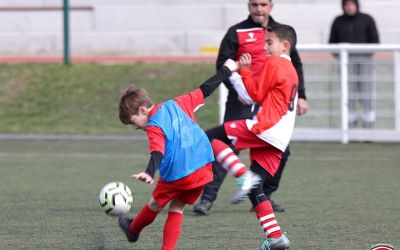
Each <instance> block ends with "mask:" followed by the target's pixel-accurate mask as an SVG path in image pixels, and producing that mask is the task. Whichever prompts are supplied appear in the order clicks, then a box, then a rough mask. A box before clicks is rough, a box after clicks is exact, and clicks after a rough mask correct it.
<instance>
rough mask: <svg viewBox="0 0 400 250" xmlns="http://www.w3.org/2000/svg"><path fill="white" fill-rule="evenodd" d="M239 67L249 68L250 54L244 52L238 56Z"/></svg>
mask: <svg viewBox="0 0 400 250" xmlns="http://www.w3.org/2000/svg"><path fill="white" fill-rule="evenodd" d="M238 64H239V68H249V67H250V65H251V55H250V54H249V53H244V54H243V55H241V56H240V57H239V61H238Z"/></svg>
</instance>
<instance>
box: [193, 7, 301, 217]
mask: <svg viewBox="0 0 400 250" xmlns="http://www.w3.org/2000/svg"><path fill="white" fill-rule="evenodd" d="M272 7H273V4H272V0H249V2H248V9H249V12H250V15H249V17H248V18H247V19H246V20H244V21H242V22H240V23H238V24H236V25H234V26H232V27H230V28H229V29H228V31H227V33H226V34H225V36H224V38H223V39H222V42H221V45H220V49H219V53H218V58H217V63H216V66H217V69H219V68H220V67H222V66H223V63H224V62H225V61H226V60H227V59H229V58H231V59H234V60H236V59H237V58H238V57H239V56H240V55H241V54H243V53H250V54H251V57H252V60H253V64H252V66H251V71H252V72H253V74H257V72H258V71H259V68H260V67H261V65H262V62H263V61H264V59H265V56H266V54H265V51H264V46H265V32H266V31H265V28H266V27H267V26H272V25H274V24H277V22H276V21H275V20H274V19H273V18H272V17H271V16H270V15H269V14H270V12H271V10H272ZM290 57H291V58H292V63H293V65H294V67H295V69H296V71H297V74H298V77H299V85H300V86H299V91H298V93H299V99H298V107H297V113H298V114H299V115H303V114H305V113H306V112H307V109H308V104H307V101H306V95H305V87H304V75H303V64H302V62H301V60H300V56H299V54H298V52H297V50H294V51H293V52H292V53H291V55H290ZM224 84H225V86H226V87H227V88H228V90H229V92H228V99H227V102H226V106H225V107H226V108H225V116H224V121H232V120H239V119H249V118H252V117H253V116H254V115H255V114H256V113H257V111H258V106H257V105H245V104H243V103H242V102H241V101H239V99H238V95H237V93H236V91H235V90H234V89H233V87H232V84H231V82H230V81H229V80H228V81H225V82H224ZM289 155H290V149H289V147H288V148H287V149H286V151H285V152H284V154H283V155H282V161H281V164H280V166H279V169H278V172H277V173H276V174H275V176H274V182H273V183H271V184H270V185H268V186H265V187H264V193H265V194H266V195H267V197H270V196H271V194H272V192H274V191H276V190H277V189H278V186H279V182H280V179H281V175H282V172H283V169H284V167H285V165H286V161H287V159H288V157H289ZM213 173H214V180H213V181H212V182H210V183H208V184H207V185H206V187H205V189H204V192H203V194H202V196H201V199H200V202H199V203H198V204H196V205H195V206H194V207H193V211H194V212H195V213H197V214H199V215H207V214H208V213H209V211H210V209H211V207H212V204H213V202H214V201H215V200H216V198H217V193H218V190H219V188H220V187H221V185H222V182H223V181H224V179H225V176H226V173H227V171H226V170H225V169H224V168H223V167H221V166H220V165H219V164H218V163H216V162H214V164H213ZM271 204H272V206H273V209H274V211H275V212H283V211H284V208H283V207H282V206H280V205H279V204H277V203H274V202H272V200H271Z"/></svg>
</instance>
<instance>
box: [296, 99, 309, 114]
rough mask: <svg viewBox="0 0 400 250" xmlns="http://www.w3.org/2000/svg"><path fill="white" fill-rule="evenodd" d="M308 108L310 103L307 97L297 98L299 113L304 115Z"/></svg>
mask: <svg viewBox="0 0 400 250" xmlns="http://www.w3.org/2000/svg"><path fill="white" fill-rule="evenodd" d="M307 110H308V103H307V100H306V99H303V98H299V99H298V100H297V115H304V114H305V113H306V112H307Z"/></svg>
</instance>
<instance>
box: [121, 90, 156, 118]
mask: <svg viewBox="0 0 400 250" xmlns="http://www.w3.org/2000/svg"><path fill="white" fill-rule="evenodd" d="M152 105H153V102H152V101H151V99H150V97H149V94H148V93H147V91H146V90H145V89H135V88H133V87H129V88H128V89H127V90H125V91H124V93H123V94H122V96H121V99H120V100H119V119H120V120H121V122H122V123H123V124H131V116H132V115H137V114H138V112H139V107H140V106H145V107H147V108H150V107H151V106H152Z"/></svg>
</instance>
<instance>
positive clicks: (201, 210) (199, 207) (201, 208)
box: [193, 200, 213, 215]
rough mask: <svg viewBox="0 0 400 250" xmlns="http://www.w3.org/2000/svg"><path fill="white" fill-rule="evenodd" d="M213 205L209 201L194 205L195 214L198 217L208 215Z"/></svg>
mask: <svg viewBox="0 0 400 250" xmlns="http://www.w3.org/2000/svg"><path fill="white" fill-rule="evenodd" d="M212 205H213V203H212V202H211V201H209V200H201V201H200V202H199V203H197V204H196V205H194V207H193V212H195V213H196V214H198V215H208V214H209V213H210V209H211V207H212Z"/></svg>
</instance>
